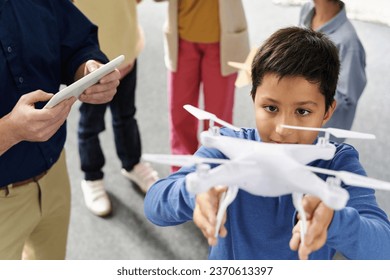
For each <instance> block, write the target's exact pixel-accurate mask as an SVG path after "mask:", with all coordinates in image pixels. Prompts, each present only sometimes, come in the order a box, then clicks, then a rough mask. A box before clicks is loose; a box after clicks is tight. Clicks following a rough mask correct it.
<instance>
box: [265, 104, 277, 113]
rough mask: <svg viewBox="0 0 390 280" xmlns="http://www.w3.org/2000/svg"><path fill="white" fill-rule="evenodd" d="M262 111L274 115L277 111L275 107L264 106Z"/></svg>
mask: <svg viewBox="0 0 390 280" xmlns="http://www.w3.org/2000/svg"><path fill="white" fill-rule="evenodd" d="M264 109H265V110H266V111H268V112H271V113H274V112H277V111H278V108H277V107H276V106H272V105H271V106H264Z"/></svg>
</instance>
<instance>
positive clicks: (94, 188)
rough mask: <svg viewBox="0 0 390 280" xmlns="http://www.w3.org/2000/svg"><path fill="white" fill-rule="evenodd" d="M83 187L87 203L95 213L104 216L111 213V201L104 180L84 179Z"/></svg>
mask: <svg viewBox="0 0 390 280" xmlns="http://www.w3.org/2000/svg"><path fill="white" fill-rule="evenodd" d="M81 189H82V190H83V194H84V201H85V205H86V206H87V208H88V209H89V210H90V211H91V212H92V213H93V214H95V215H97V216H100V217H103V216H107V215H108V214H110V213H111V210H112V209H111V201H110V198H109V197H108V194H107V193H106V191H105V189H104V184H103V180H95V181H86V180H82V181H81Z"/></svg>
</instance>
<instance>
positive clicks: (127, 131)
mask: <svg viewBox="0 0 390 280" xmlns="http://www.w3.org/2000/svg"><path fill="white" fill-rule="evenodd" d="M136 81H137V62H136V61H135V62H134V67H133V69H132V70H131V71H130V72H129V73H128V74H127V75H126V76H125V77H123V79H122V80H121V83H120V85H119V87H118V89H117V93H116V95H115V97H114V99H113V100H112V101H111V102H110V109H111V113H112V126H113V130H114V137H115V147H116V151H117V154H118V157H119V159H120V160H121V162H122V169H121V173H122V174H123V175H124V176H125V177H126V178H128V179H130V180H131V181H133V182H134V183H136V184H137V185H138V186H139V187H140V189H141V191H142V192H143V193H146V192H147V191H148V189H149V188H150V187H151V186H152V185H153V183H154V182H156V181H157V180H158V174H157V172H156V171H155V170H154V169H153V168H152V167H151V166H150V164H148V163H144V162H140V158H141V139H140V134H139V130H138V124H137V120H136V119H135V112H136V107H135V89H136Z"/></svg>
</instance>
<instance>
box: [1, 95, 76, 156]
mask: <svg viewBox="0 0 390 280" xmlns="http://www.w3.org/2000/svg"><path fill="white" fill-rule="evenodd" d="M52 96H53V95H52V94H49V93H46V92H43V91H41V90H37V91H34V92H30V93H28V94H25V95H23V96H22V97H21V98H20V99H19V101H18V103H17V104H16V105H15V107H14V108H13V110H12V111H11V112H10V113H9V114H7V115H5V116H4V117H3V118H1V119H0V135H1V138H0V156H1V155H2V154H4V153H5V152H6V151H7V150H9V149H10V148H11V147H12V146H14V145H16V144H17V143H19V142H21V141H32V142H44V141H47V140H48V139H49V138H50V137H51V136H53V134H54V133H56V131H57V130H58V129H59V128H60V126H61V125H62V124H63V123H64V122H65V120H66V118H67V116H68V114H69V112H70V109H71V107H72V104H73V103H74V102H75V101H76V99H75V98H74V97H72V98H70V99H68V100H64V101H62V102H61V103H59V104H58V105H57V106H55V107H53V108H51V109H35V107H34V104H35V103H36V102H39V101H47V100H49V99H50V98H51V97H52Z"/></svg>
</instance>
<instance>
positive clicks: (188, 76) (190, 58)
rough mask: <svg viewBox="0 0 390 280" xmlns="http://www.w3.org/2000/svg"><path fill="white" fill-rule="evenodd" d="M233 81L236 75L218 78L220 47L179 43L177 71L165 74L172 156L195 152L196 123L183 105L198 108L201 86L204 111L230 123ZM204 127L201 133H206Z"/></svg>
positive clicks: (219, 75) (181, 41)
mask: <svg viewBox="0 0 390 280" xmlns="http://www.w3.org/2000/svg"><path fill="white" fill-rule="evenodd" d="M236 77H237V74H236V73H234V74H231V75H229V76H222V75H221V65H220V49H219V43H192V42H188V41H185V40H182V39H180V40H179V55H178V65H177V71H176V72H169V73H168V97H169V112H170V114H169V125H170V144H171V152H172V154H193V153H194V152H195V151H196V150H197V149H198V146H199V143H198V137H197V135H198V124H199V121H198V120H197V119H196V118H195V117H194V116H192V115H191V114H190V113H188V112H187V111H186V110H185V109H184V108H183V105H185V104H191V105H193V106H196V107H199V97H200V90H201V85H202V91H203V100H204V110H206V111H208V112H210V113H213V114H215V115H216V116H218V117H219V118H221V119H222V120H225V121H227V122H230V123H231V122H232V120H233V103H234V91H235V86H234V82H235V80H236ZM207 123H208V122H205V125H204V126H203V129H204V130H206V129H208V127H207ZM173 170H175V168H173Z"/></svg>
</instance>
